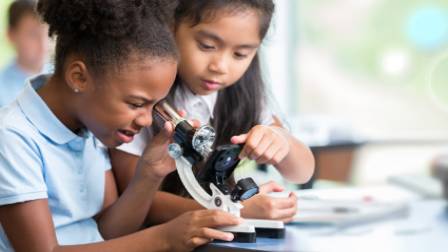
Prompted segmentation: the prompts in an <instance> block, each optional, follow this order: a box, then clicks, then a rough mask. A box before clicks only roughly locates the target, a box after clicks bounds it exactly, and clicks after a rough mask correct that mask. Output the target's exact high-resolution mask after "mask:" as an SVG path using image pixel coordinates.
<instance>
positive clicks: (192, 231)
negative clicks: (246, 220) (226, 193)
mask: <svg viewBox="0 0 448 252" xmlns="http://www.w3.org/2000/svg"><path fill="white" fill-rule="evenodd" d="M237 224H240V219H239V218H237V217H235V216H233V215H231V214H230V213H226V212H223V211H219V210H197V211H192V212H187V213H184V214H182V215H181V216H179V217H177V218H175V219H173V220H172V221H170V222H168V223H166V224H163V225H161V226H160V228H161V229H162V232H161V235H162V237H163V239H164V240H165V241H166V242H167V243H168V244H169V246H170V249H168V251H191V250H193V249H194V248H196V247H198V246H201V245H204V244H206V243H208V242H211V241H212V240H213V239H219V240H225V241H231V240H233V238H234V237H233V234H232V233H228V232H224V231H220V230H217V229H214V228H216V227H220V226H232V225H237Z"/></svg>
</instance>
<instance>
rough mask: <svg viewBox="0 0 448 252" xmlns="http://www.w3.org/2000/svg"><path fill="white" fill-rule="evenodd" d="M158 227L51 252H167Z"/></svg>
mask: <svg viewBox="0 0 448 252" xmlns="http://www.w3.org/2000/svg"><path fill="white" fill-rule="evenodd" d="M159 229H160V226H157V227H152V228H150V229H145V230H142V231H140V232H137V233H134V234H132V235H127V236H123V237H120V238H116V239H112V240H109V241H105V242H98V243H92V244H86V245H74V246H57V247H55V248H54V249H53V250H52V252H78V251H85V252H91V251H92V252H94V251H109V252H118V251H131V252H140V251H169V250H170V248H169V244H168V243H167V240H166V239H161V237H160V231H159Z"/></svg>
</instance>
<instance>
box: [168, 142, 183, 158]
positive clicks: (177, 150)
mask: <svg viewBox="0 0 448 252" xmlns="http://www.w3.org/2000/svg"><path fill="white" fill-rule="evenodd" d="M183 153H184V150H183V149H182V147H181V146H180V145H179V144H178V143H171V144H169V145H168V154H169V155H170V157H172V158H173V159H178V158H180V157H181V156H182V154H183Z"/></svg>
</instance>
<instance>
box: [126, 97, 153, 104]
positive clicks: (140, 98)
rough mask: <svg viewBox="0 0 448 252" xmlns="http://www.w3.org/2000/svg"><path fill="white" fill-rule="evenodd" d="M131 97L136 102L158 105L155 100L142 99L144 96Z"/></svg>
mask: <svg viewBox="0 0 448 252" xmlns="http://www.w3.org/2000/svg"><path fill="white" fill-rule="evenodd" d="M129 97H130V98H132V99H136V100H142V101H143V102H144V103H146V104H153V103H156V101H155V100H153V99H150V100H148V99H146V98H145V97H142V96H137V95H131V96H129Z"/></svg>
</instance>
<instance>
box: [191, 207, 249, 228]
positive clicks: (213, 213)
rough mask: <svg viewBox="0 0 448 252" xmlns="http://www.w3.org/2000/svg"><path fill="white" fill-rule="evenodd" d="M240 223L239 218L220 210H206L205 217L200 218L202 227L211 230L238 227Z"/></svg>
mask: <svg viewBox="0 0 448 252" xmlns="http://www.w3.org/2000/svg"><path fill="white" fill-rule="evenodd" d="M240 222H241V220H240V219H239V218H238V217H236V216H234V215H232V214H230V213H227V212H224V211H220V210H205V212H203V216H201V218H199V225H200V226H202V227H211V228H213V227H220V226H232V225H238V224H240Z"/></svg>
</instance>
